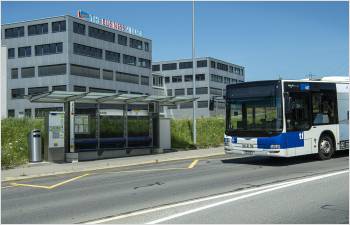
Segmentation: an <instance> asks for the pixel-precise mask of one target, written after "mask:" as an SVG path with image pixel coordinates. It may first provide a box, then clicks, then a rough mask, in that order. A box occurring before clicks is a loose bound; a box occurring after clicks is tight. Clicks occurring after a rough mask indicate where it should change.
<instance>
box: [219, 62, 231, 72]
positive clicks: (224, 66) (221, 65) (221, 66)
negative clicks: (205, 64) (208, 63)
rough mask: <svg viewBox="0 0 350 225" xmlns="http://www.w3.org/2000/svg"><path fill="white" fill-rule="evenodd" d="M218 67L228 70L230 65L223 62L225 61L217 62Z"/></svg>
mask: <svg viewBox="0 0 350 225" xmlns="http://www.w3.org/2000/svg"><path fill="white" fill-rule="evenodd" d="M217 68H218V70H223V71H228V65H226V64H223V63H219V62H218V63H217Z"/></svg>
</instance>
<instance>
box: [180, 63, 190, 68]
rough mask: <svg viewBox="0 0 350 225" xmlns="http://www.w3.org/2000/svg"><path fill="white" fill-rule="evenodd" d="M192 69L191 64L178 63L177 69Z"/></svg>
mask: <svg viewBox="0 0 350 225" xmlns="http://www.w3.org/2000/svg"><path fill="white" fill-rule="evenodd" d="M189 68H192V62H180V63H179V69H189Z"/></svg>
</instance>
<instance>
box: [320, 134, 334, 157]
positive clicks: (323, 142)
mask: <svg viewBox="0 0 350 225" xmlns="http://www.w3.org/2000/svg"><path fill="white" fill-rule="evenodd" d="M333 154H334V145H333V141H332V138H331V137H330V136H328V135H322V136H321V138H320V140H319V141H318V157H319V158H320V159H321V160H327V159H330V158H332V156H333Z"/></svg>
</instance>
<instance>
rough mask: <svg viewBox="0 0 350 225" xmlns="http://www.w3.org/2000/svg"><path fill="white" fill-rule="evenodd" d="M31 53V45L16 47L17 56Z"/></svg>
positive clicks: (25, 55) (27, 55)
mask: <svg viewBox="0 0 350 225" xmlns="http://www.w3.org/2000/svg"><path fill="white" fill-rule="evenodd" d="M31 55H32V48H31V46H26V47H20V48H18V57H19V58H22V57H30V56H31Z"/></svg>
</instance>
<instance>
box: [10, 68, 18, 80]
mask: <svg viewBox="0 0 350 225" xmlns="http://www.w3.org/2000/svg"><path fill="white" fill-rule="evenodd" d="M11 79H18V69H17V68H12V69H11Z"/></svg>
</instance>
